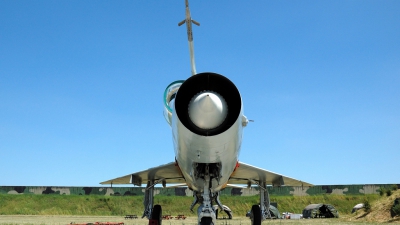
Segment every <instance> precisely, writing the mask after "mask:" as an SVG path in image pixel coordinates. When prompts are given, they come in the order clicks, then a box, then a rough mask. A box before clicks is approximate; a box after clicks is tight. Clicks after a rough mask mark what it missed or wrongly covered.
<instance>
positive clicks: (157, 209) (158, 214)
mask: <svg viewBox="0 0 400 225" xmlns="http://www.w3.org/2000/svg"><path fill="white" fill-rule="evenodd" d="M151 219H152V220H157V223H158V225H161V223H162V208H161V205H155V206H154V207H153V212H152V213H151Z"/></svg>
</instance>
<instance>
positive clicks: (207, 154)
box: [172, 113, 242, 192]
mask: <svg viewBox="0 0 400 225" xmlns="http://www.w3.org/2000/svg"><path fill="white" fill-rule="evenodd" d="M172 133H173V142H174V150H175V157H176V161H177V163H178V165H179V167H180V169H181V172H182V175H183V176H184V177H185V180H186V182H187V184H188V186H189V187H190V188H191V189H193V190H195V191H200V192H202V191H203V186H204V181H203V182H199V181H198V180H196V179H195V177H194V176H193V174H194V171H193V170H194V169H193V164H194V163H221V166H222V167H221V171H220V176H221V178H220V180H219V183H215V182H213V185H212V186H211V191H212V192H217V191H219V190H221V189H222V188H223V187H224V185H225V184H226V183H227V182H228V179H229V177H230V175H231V174H232V172H233V170H234V169H235V167H236V163H237V161H238V155H239V151H240V146H241V142H242V116H239V117H238V118H237V121H236V122H235V123H234V124H233V125H232V126H231V127H230V128H229V129H228V130H227V131H225V132H223V133H221V134H218V135H215V136H201V135H198V134H195V133H193V132H191V131H190V130H188V129H187V128H186V127H185V126H184V125H183V124H182V123H181V122H180V120H179V118H178V117H177V115H176V113H173V114H172Z"/></svg>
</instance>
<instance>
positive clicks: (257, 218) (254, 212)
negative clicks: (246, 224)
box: [250, 205, 261, 225]
mask: <svg viewBox="0 0 400 225" xmlns="http://www.w3.org/2000/svg"><path fill="white" fill-rule="evenodd" d="M250 218H251V225H261V210H260V206H259V205H253V206H252V207H251V215H250Z"/></svg>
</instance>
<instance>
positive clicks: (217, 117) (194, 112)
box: [188, 91, 228, 129]
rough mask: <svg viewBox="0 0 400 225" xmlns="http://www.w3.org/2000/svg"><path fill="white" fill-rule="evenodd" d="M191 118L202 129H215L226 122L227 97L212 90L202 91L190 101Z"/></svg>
mask: <svg viewBox="0 0 400 225" xmlns="http://www.w3.org/2000/svg"><path fill="white" fill-rule="evenodd" d="M188 110H189V117H190V120H191V121H192V122H193V123H194V124H195V125H196V126H197V127H199V128H201V129H213V128H216V127H218V126H219V125H221V124H222V122H224V120H225V118H226V115H227V114H228V106H227V104H226V102H225V99H224V98H223V97H222V96H220V95H219V94H218V93H215V92H212V91H205V92H200V93H198V94H197V95H195V96H194V97H193V98H192V100H191V101H190V103H189V109H188Z"/></svg>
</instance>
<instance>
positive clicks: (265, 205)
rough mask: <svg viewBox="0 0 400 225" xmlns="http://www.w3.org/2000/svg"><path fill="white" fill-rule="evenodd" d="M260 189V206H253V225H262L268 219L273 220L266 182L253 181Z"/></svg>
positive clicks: (251, 214)
mask: <svg viewBox="0 0 400 225" xmlns="http://www.w3.org/2000/svg"><path fill="white" fill-rule="evenodd" d="M251 182H252V183H255V184H257V185H258V187H259V188H260V205H253V207H251V213H250V219H251V224H252V225H261V222H262V221H263V220H265V219H267V218H271V213H270V212H269V205H270V201H269V193H268V190H267V185H266V184H265V182H260V183H258V182H256V181H253V180H251Z"/></svg>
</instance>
